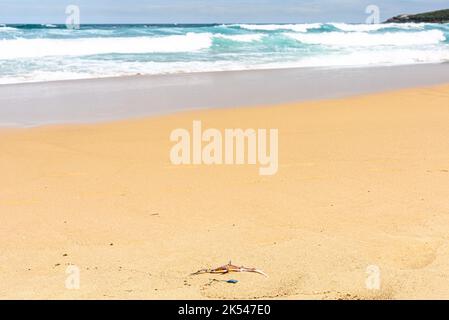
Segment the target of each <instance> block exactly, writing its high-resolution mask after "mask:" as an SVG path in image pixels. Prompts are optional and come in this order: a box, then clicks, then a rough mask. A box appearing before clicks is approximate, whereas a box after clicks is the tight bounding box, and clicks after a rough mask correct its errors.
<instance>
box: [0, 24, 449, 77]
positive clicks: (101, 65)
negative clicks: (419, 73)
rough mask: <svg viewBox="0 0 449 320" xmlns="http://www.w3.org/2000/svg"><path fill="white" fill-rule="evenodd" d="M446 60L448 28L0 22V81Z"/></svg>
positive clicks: (448, 57)
mask: <svg viewBox="0 0 449 320" xmlns="http://www.w3.org/2000/svg"><path fill="white" fill-rule="evenodd" d="M446 61H449V24H443V25H441V24H378V25H367V24H345V23H316V24H263V25H257V24H230V25H219V24H208V25H82V26H81V27H80V29H79V30H71V29H67V28H66V27H65V26H64V25H0V83H17V82H29V81H46V80H62V79H79V78H96V77H107V76H120V75H133V74H165V73H182V72H203V71H224V70H250V69H266V68H291V67H346V66H362V67H363V66H372V65H397V64H414V63H441V62H446Z"/></svg>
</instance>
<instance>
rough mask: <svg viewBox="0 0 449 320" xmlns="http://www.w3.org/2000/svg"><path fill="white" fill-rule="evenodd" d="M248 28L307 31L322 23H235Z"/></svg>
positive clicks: (316, 27)
mask: <svg viewBox="0 0 449 320" xmlns="http://www.w3.org/2000/svg"><path fill="white" fill-rule="evenodd" d="M235 26H238V27H240V28H242V29H246V30H260V31H275V30H291V31H295V32H307V31H309V30H311V29H318V28H320V27H321V26H322V24H321V23H304V24H238V25H235Z"/></svg>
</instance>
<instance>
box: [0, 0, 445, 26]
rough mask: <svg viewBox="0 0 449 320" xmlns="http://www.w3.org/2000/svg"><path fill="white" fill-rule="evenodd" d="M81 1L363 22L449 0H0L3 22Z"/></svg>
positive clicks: (109, 19)
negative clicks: (374, 11)
mask: <svg viewBox="0 0 449 320" xmlns="http://www.w3.org/2000/svg"><path fill="white" fill-rule="evenodd" d="M70 4H75V5H79V7H80V10H81V23H201V22H203V23H212V22H217V23H222V22H231V23H232V22H259V23H262V22H299V23H300V22H364V21H365V19H366V17H367V14H366V13H365V8H366V7H367V6H368V5H377V6H378V7H379V8H380V15H381V20H385V19H387V18H389V17H391V16H394V15H397V14H401V13H417V12H423V11H431V10H437V9H444V8H449V0H126V1H125V0H68V1H66V0H0V23H64V22H65V19H66V16H65V7H66V6H67V5H70Z"/></svg>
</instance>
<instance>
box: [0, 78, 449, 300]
mask: <svg viewBox="0 0 449 320" xmlns="http://www.w3.org/2000/svg"><path fill="white" fill-rule="evenodd" d="M194 119H196V120H201V121H202V122H203V126H204V127H206V128H210V127H215V128H219V129H224V128H235V127H237V128H278V129H279V148H280V149H279V152H280V158H279V172H278V174H277V175H275V176H266V177H262V176H259V175H258V166H249V165H243V166H174V165H172V164H171V163H170V161H169V150H170V148H171V146H172V143H171V142H170V141H169V134H170V132H171V130H173V129H175V128H191V126H192V120H194ZM0 150H1V152H0V177H1V184H0V298H8V299H9V298H20V299H21V298H51V299H54V298H56V299H60V298H62V299H66V298H69V299H78V298H89V299H90V298H100V299H109V298H119V299H128V298H138V299H140V298H150V299H153V298H154V299H157V298H169V299H187V298H189V299H203V298H284V299H323V298H324V299H340V298H342V299H359V298H360V299H365V298H368V299H369V298H375V299H398V298H446V299H447V298H449V246H448V242H449V85H443V86H437V87H432V88H419V89H410V90H404V91H400V92H392V93H383V94H375V95H369V96H361V97H354V98H348V99H342V100H333V101H320V102H313V103H301V104H291V105H282V106H274V107H260V108H238V109H227V110H210V111H195V112H188V113H181V114H176V115H170V116H163V117H155V118H148V119H138V120H131V121H123V122H116V123H107V124H95V125H76V126H52V127H42V128H33V129H13V130H9V129H8V130H6V129H5V130H3V131H1V132H0ZM230 259H232V262H233V263H234V264H237V265H245V266H247V267H257V268H260V269H262V270H263V271H265V272H266V273H268V274H269V276H270V277H269V278H264V277H263V276H261V275H257V274H247V273H244V274H231V275H227V276H212V275H202V276H196V277H190V276H189V273H191V272H194V271H196V270H198V269H200V268H204V267H218V266H220V265H222V264H225V263H227V262H228V261H229V260H230ZM71 264H73V265H76V266H78V267H79V268H80V272H81V274H80V276H81V278H80V284H81V287H80V289H79V290H68V289H66V288H65V280H66V277H67V274H66V273H65V272H66V268H67V266H68V265H71ZM370 265H375V266H378V267H379V268H380V270H381V289H380V290H368V289H367V288H366V284H365V282H366V279H367V277H369V276H370V274H369V273H367V272H366V271H367V268H368V267H369V266H370ZM210 279H237V280H239V283H238V284H235V285H233V284H228V283H225V282H211V280H210Z"/></svg>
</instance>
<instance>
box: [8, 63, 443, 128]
mask: <svg viewBox="0 0 449 320" xmlns="http://www.w3.org/2000/svg"><path fill="white" fill-rule="evenodd" d="M446 82H449V64H447V63H442V64H418V65H404V66H373V67H357V68H353V67H352V68H287V69H264V70H246V71H219V72H204V73H186V74H169V75H140V76H125V77H112V78H99V79H82V80H64V81H51V82H35V83H21V84H5V85H1V86H0V105H2V107H0V119H1V120H0V128H2V129H4V128H11V127H12V128H14V127H34V126H42V125H54V124H81V123H96V122H108V121H115V120H122V119H132V118H139V117H147V116H158V115H163V114H172V113H176V112H180V111H186V110H200V109H215V108H229V107H238V106H247V107H249V106H260V105H266V106H269V105H276V104H284V103H294V102H304V101H315V100H326V99H335V98H344V97H350V96H357V95H363V94H370V93H378V92H383V91H385V92H387V91H394V90H399V89H405V88H412V87H421V86H431V85H437V84H442V83H446Z"/></svg>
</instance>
